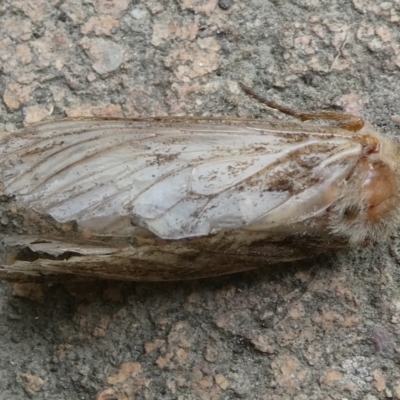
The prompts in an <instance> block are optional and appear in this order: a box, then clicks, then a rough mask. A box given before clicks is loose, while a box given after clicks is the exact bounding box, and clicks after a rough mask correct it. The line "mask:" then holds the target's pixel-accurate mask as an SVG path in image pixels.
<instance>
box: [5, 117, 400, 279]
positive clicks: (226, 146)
mask: <svg viewBox="0 0 400 400" xmlns="http://www.w3.org/2000/svg"><path fill="white" fill-rule="evenodd" d="M0 148H1V153H0V154H1V155H0V165H1V173H0V182H1V184H2V188H3V190H2V197H1V200H2V201H1V203H0V212H1V213H2V215H3V216H4V217H6V218H8V220H9V223H8V224H7V226H6V227H5V229H4V230H3V232H2V236H3V242H4V244H5V256H4V261H3V270H1V271H0V274H1V276H3V277H4V278H7V277H8V278H9V279H21V277H22V276H24V274H28V275H30V277H29V279H32V275H34V276H35V277H38V276H39V275H52V276H56V275H57V274H62V275H63V276H64V275H65V274H77V275H82V276H87V277H94V278H96V277H98V278H112V279H129V280H171V279H188V278H196V277H203V276H210V275H219V274H225V273H231V272H237V271H241V270H246V269H251V268H255V267H258V266H260V265H268V264H273V263H276V262H280V261H289V260H295V259H300V258H304V257H309V256H310V255H311V254H317V253H319V252H322V251H326V250H330V249H334V248H340V247H343V246H346V245H352V244H356V245H357V244H362V243H364V242H366V241H368V240H377V239H383V238H384V237H387V236H388V235H390V233H391V232H392V231H393V229H394V228H395V226H396V225H397V223H398V222H399V199H398V187H399V172H398V168H397V159H398V152H399V150H398V146H397V144H395V143H392V142H389V141H387V140H385V139H383V138H381V137H380V136H379V135H376V134H370V133H364V132H357V133H354V132H349V131H347V130H344V129H340V128H337V127H332V126H320V125H318V126H313V125H309V124H307V125H306V124H301V123H282V122H280V121H265V120H251V119H248V120H242V119H211V118H154V119H151V118H147V119H135V120H62V121H55V122H50V123H44V124H39V125H36V126H33V127H30V128H27V129H25V130H24V131H22V132H20V133H18V134H16V135H8V136H6V137H4V138H3V139H2V143H1V146H0ZM110 248H111V249H113V250H112V251H110ZM85 249H86V250H85ZM29 271H30V272H29Z"/></svg>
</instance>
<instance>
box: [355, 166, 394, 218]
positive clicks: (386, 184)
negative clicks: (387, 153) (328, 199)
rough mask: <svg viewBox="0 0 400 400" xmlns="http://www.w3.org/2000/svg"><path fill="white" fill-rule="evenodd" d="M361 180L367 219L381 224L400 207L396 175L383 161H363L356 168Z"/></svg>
mask: <svg viewBox="0 0 400 400" xmlns="http://www.w3.org/2000/svg"><path fill="white" fill-rule="evenodd" d="M356 168H357V169H358V171H357V173H358V174H360V175H359V176H360V178H361V179H360V180H361V188H360V190H361V193H360V194H361V198H362V199H363V202H364V207H365V213H366V219H367V221H368V222H369V223H371V224H376V223H380V222H381V221H382V219H384V218H385V217H386V216H387V215H388V214H391V213H392V212H393V211H394V210H395V209H396V207H397V205H398V184H397V179H396V175H395V174H394V173H393V171H392V170H391V169H390V168H389V166H388V165H386V164H385V163H384V162H382V161H376V162H372V161H369V160H368V159H361V160H360V161H359V163H358V165H357V167H356Z"/></svg>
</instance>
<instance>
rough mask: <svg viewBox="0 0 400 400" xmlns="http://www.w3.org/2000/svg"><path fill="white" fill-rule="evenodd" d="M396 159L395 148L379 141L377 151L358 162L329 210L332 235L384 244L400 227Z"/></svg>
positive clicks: (399, 169)
mask: <svg viewBox="0 0 400 400" xmlns="http://www.w3.org/2000/svg"><path fill="white" fill-rule="evenodd" d="M380 139H381V138H380ZM399 155H400V150H399V148H398V147H397V146H396V145H394V144H393V143H391V142H390V143H389V142H387V141H385V140H384V139H381V140H380V142H379V147H377V151H370V152H369V153H367V154H365V156H363V157H362V158H360V160H359V161H358V163H357V164H356V166H355V167H354V169H353V171H352V173H351V174H350V175H349V177H348V178H347V179H346V180H345V181H344V182H343V188H342V192H341V193H342V194H341V196H340V198H339V199H338V201H337V203H336V204H335V206H334V207H333V210H332V211H333V212H332V215H331V228H332V231H333V232H334V233H336V234H340V235H342V236H345V237H347V238H348V239H349V241H350V242H351V243H354V244H362V243H364V242H366V241H382V240H385V239H386V238H387V237H388V236H390V235H391V234H392V233H393V232H394V231H395V229H396V228H398V227H399V226H400V165H399Z"/></svg>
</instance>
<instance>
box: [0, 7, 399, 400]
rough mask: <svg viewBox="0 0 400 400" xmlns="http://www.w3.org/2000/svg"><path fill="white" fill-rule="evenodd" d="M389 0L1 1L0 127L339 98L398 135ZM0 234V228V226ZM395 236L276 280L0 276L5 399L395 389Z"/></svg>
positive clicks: (395, 12)
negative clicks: (38, 280)
mask: <svg viewBox="0 0 400 400" xmlns="http://www.w3.org/2000/svg"><path fill="white" fill-rule="evenodd" d="M399 23H400V1H398V0H393V1H388V2H378V1H373V0H353V1H343V0H329V1H328V0H322V1H316V0H290V1H287V0H270V1H268V0H249V1H235V0H220V2H219V3H218V2H217V1H216V0H176V1H162V0H142V1H139V0H133V1H129V0H83V1H80V0H65V1H62V0H35V1H34V2H28V1H24V0H0V97H1V101H0V130H5V131H8V132H12V131H14V130H17V129H20V128H22V127H23V126H24V125H28V124H31V123H34V122H38V121H41V120H43V119H46V118H48V119H55V118H63V117H74V116H82V115H84V116H98V117H135V116H153V115H197V116H222V115H224V116H234V117H237V116H239V117H257V118H262V117H271V116H274V117H279V116H278V114H276V112H274V111H272V110H267V109H266V108H265V107H263V106H262V105H260V104H258V103H256V102H255V101H254V100H252V99H250V98H248V97H246V96H245V95H244V94H243V93H242V92H241V91H240V90H239V88H238V85H237V82H245V83H246V84H248V85H250V86H252V87H254V88H255V89H256V90H258V91H259V92H261V93H264V94H267V95H268V97H269V98H270V99H274V100H276V101H279V102H281V103H284V104H288V105H291V106H293V107H296V108H298V109H305V110H315V109H321V108H332V107H340V108H341V109H343V110H345V111H348V112H352V113H355V114H361V115H363V116H364V117H365V118H366V119H367V120H368V121H370V122H371V123H373V124H374V125H375V126H376V127H377V129H379V130H380V131H382V132H383V133H384V134H386V135H388V136H392V137H397V136H398V125H399V124H400V116H399V114H400V96H399V93H400V82H399V78H400V74H399V72H400V41H399V37H400V26H399ZM0 229H1V227H0ZM399 260H400V243H399V239H398V238H397V237H394V238H392V239H391V241H390V242H389V243H387V244H381V245H373V246H371V247H369V248H368V249H360V250H353V251H347V252H342V253H338V254H331V255H326V256H324V257H319V258H318V259H316V260H311V261H307V262H303V263H299V264H296V265H286V266H282V267H281V268H279V270H278V271H275V272H274V273H273V274H271V273H268V271H256V272H253V273H247V274H240V275H235V276H229V277H222V278H216V279H207V280H203V281H194V282H183V283H182V282H180V283H179V282H178V283H171V284H122V283H116V282H104V283H96V284H79V285H69V286H67V285H61V286H60V285H59V286H47V285H11V284H9V283H5V282H3V283H1V284H0V335H1V336H0V337H1V339H0V388H1V390H0V399H2V400H3V399H4V400H5V399H7V400H9V399H25V398H34V399H54V400H55V399H57V400H59V399H97V400H111V399H117V400H131V399H182V400H183V399H185V400H186V399H260V400H261V399H263V400H267V399H268V400H269V399H272V400H274V399H296V400H306V399H341V400H344V399H368V400H373V399H386V398H389V399H390V398H393V399H400V344H399V335H400V287H399V284H400V276H399V272H398V271H399V265H398V263H399Z"/></svg>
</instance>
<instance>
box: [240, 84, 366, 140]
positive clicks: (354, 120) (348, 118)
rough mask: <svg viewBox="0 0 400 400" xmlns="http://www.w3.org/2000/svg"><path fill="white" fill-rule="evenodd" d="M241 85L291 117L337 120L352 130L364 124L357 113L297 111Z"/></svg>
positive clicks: (356, 130)
mask: <svg viewBox="0 0 400 400" xmlns="http://www.w3.org/2000/svg"><path fill="white" fill-rule="evenodd" d="M240 86H241V88H242V89H243V90H244V92H245V93H247V94H248V95H249V96H251V97H253V98H254V99H256V100H257V101H259V102H260V103H263V104H265V105H266V106H268V107H270V108H274V109H275V110H278V111H280V112H282V113H284V114H287V115H290V116H291V117H294V118H297V119H299V120H300V121H311V120H316V119H325V120H328V121H335V122H337V123H338V125H339V126H340V128H342V129H345V130H347V131H351V132H358V131H359V130H360V129H361V128H362V127H363V126H364V120H363V119H362V118H360V117H357V116H355V115H351V114H344V113H340V112H334V111H315V112H297V111H295V110H292V109H291V108H288V107H285V106H282V105H280V104H277V103H275V102H273V101H270V100H267V99H266V98H264V97H262V96H260V95H259V94H257V93H256V92H254V90H253V89H251V88H249V87H248V86H245V85H243V84H242V83H241V84H240Z"/></svg>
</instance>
